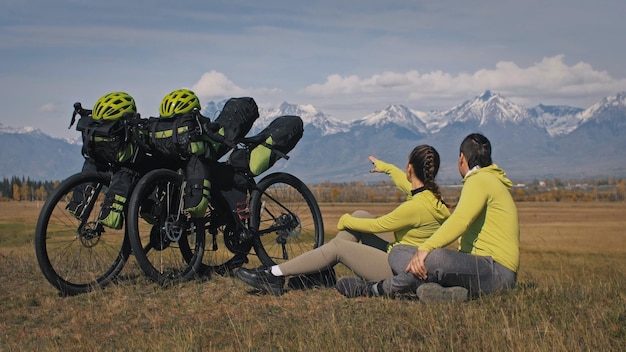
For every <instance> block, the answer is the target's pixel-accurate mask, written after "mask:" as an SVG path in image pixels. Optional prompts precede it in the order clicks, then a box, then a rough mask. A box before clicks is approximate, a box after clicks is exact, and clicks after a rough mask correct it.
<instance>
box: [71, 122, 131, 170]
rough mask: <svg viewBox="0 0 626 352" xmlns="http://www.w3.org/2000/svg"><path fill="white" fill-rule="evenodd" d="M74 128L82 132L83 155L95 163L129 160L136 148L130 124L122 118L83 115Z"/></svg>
mask: <svg viewBox="0 0 626 352" xmlns="http://www.w3.org/2000/svg"><path fill="white" fill-rule="evenodd" d="M76 130H77V131H79V132H81V134H82V139H83V148H82V154H83V156H84V157H85V158H86V159H92V160H95V161H96V163H100V164H108V165H117V164H121V163H124V162H126V161H129V160H130V159H131V158H132V156H133V154H134V152H135V150H136V146H135V145H134V144H133V142H132V131H131V130H130V126H128V125H127V124H126V123H125V121H124V120H123V119H120V120H115V121H104V120H94V119H92V118H91V116H83V117H81V118H80V119H79V120H78V123H77V124H76Z"/></svg>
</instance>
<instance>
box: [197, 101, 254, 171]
mask: <svg viewBox="0 0 626 352" xmlns="http://www.w3.org/2000/svg"><path fill="white" fill-rule="evenodd" d="M258 118H259V107H258V106H257V104H256V102H255V101H254V99H253V98H250V97H241V98H230V99H228V101H227V102H226V104H225V105H224V107H223V108H222V111H221V112H220V113H219V115H218V116H217V118H216V119H215V122H216V123H217V124H218V125H219V126H220V129H219V131H218V133H219V134H221V135H222V136H223V137H224V139H225V140H226V142H227V144H230V145H234V144H235V143H236V142H237V140H238V139H240V138H243V137H245V136H246V134H248V132H250V129H251V128H252V124H254V121H256V120H257V119H258ZM229 150H230V147H229V146H228V145H224V144H222V143H219V142H216V141H212V142H211V143H210V148H209V150H207V154H208V155H206V157H208V158H211V159H213V160H218V159H219V158H221V157H223V156H224V155H225V154H226V153H227V152H228V151H229Z"/></svg>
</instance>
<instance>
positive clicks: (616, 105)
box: [579, 92, 626, 122]
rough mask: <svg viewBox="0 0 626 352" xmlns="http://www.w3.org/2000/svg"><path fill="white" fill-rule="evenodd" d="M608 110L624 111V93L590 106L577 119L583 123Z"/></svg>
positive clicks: (625, 99) (625, 95)
mask: <svg viewBox="0 0 626 352" xmlns="http://www.w3.org/2000/svg"><path fill="white" fill-rule="evenodd" d="M609 110H621V111H626V92H620V93H618V94H617V95H615V96H609V97H606V98H603V99H602V100H600V101H599V102H597V103H596V104H594V105H592V106H590V107H589V108H588V109H587V110H585V111H583V112H581V113H580V115H579V118H580V120H581V121H583V122H585V121H587V120H590V119H592V118H595V117H597V116H598V115H600V114H602V113H603V112H605V111H609Z"/></svg>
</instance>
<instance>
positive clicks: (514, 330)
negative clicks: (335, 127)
mask: <svg viewBox="0 0 626 352" xmlns="http://www.w3.org/2000/svg"><path fill="white" fill-rule="evenodd" d="M41 205H42V204H41V203H29V202H0V300H1V301H2V310H1V312H0V350H2V351H22V350H40V351H65V350H88V351H95V350H125V351H213V350H219V351H223V350H226V351H241V350H251V351H257V350H258V351H264V350H278V351H281V350H285V351H295V350H304V351H326V350H329V351H357V350H358V351H363V350H365V351H370V350H371V351H378V350H390V351H422V350H437V351H452V350H463V351H465V350H471V351H504V350H512V351H588V350H597V351H624V350H626V203H595V202H584V203H563V202H561V203H525V202H522V203H518V208H519V214H520V222H521V228H522V230H521V246H522V248H521V249H522V252H521V257H522V265H521V269H520V273H519V284H518V287H517V288H516V289H515V290H513V291H511V292H507V293H502V294H496V295H493V296H488V297H483V298H481V299H479V300H476V301H472V302H468V303H464V304H461V305H451V304H445V305H435V306H426V305H423V304H420V303H419V302H418V301H416V300H415V298H414V297H413V296H407V297H403V298H398V299H371V298H358V299H346V298H344V297H342V296H340V295H339V294H338V293H337V292H335V291H334V290H331V289H314V290H310V291H291V292H287V294H285V295H284V296H282V297H279V298H276V297H272V296H266V295H259V294H258V293H257V292H256V291H254V290H251V289H250V288H249V287H248V286H246V285H245V284H243V283H241V282H240V281H238V280H237V279H234V278H230V277H214V278H212V279H211V280H208V281H192V282H188V283H184V284H181V285H178V286H176V287H172V288H161V287H158V286H157V285H155V284H154V283H152V282H149V281H147V280H145V279H144V278H143V276H142V275H141V274H140V272H139V270H138V269H137V266H136V263H135V261H134V259H132V258H131V259H130V260H129V263H127V266H126V267H125V269H124V271H123V272H122V276H121V279H120V282H119V283H118V284H117V285H115V286H111V287H108V288H106V289H105V290H103V291H100V292H93V293H90V294H86V295H80V296H74V297H66V298H61V297H59V296H58V294H57V292H56V290H55V289H54V288H53V287H52V286H51V285H50V284H49V283H48V282H46V281H45V279H44V278H43V276H42V275H41V273H40V271H39V267H38V266H37V262H36V259H35V256H34V250H33V235H34V228H35V223H36V219H37V216H38V213H39V209H40V208H39V207H40V206H41ZM394 206H395V204H365V203H364V204H321V209H322V213H323V216H324V223H325V229H326V233H327V236H328V237H330V236H332V235H333V234H334V233H335V231H336V229H335V226H336V222H337V219H338V218H339V216H341V215H342V214H344V213H350V212H352V211H354V210H356V209H365V210H368V211H370V212H371V213H373V214H375V215H382V214H384V213H385V212H387V211H389V210H391V209H393V207H394Z"/></svg>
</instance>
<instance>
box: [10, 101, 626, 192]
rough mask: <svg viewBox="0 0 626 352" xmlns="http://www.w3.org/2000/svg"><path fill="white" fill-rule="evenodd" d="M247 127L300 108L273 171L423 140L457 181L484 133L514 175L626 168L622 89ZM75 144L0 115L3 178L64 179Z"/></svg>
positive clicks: (388, 151) (364, 173)
mask: <svg viewBox="0 0 626 352" xmlns="http://www.w3.org/2000/svg"><path fill="white" fill-rule="evenodd" d="M225 102H226V100H222V101H217V102H214V101H211V102H209V103H208V104H206V105H205V106H204V107H203V109H202V113H203V115H205V116H207V117H210V118H211V117H215V116H217V114H218V113H219V111H220V109H221V107H223V105H224V103H225ZM259 114H260V117H259V119H258V120H257V121H256V122H255V125H254V127H253V129H252V131H250V134H254V133H257V132H259V131H260V130H261V129H262V128H264V127H265V126H267V125H268V124H269V122H270V121H272V120H273V119H274V118H275V117H277V116H281V115H298V116H300V117H302V119H303V121H304V124H305V128H304V136H303V138H302V139H301V140H300V142H299V143H298V145H297V146H296V147H295V148H294V150H292V151H291V152H290V153H289V156H290V159H289V160H281V161H279V162H278V163H277V164H276V165H274V167H273V168H272V169H271V170H270V171H286V172H290V173H293V174H294V175H296V176H298V177H300V178H301V179H302V180H304V181H305V182H307V183H320V182H325V181H331V182H350V181H366V182H370V181H371V182H376V181H380V180H384V179H385V176H384V175H380V174H370V173H369V170H370V169H371V164H370V163H369V161H368V160H367V157H368V156H369V155H373V156H375V157H377V158H379V159H381V160H385V161H387V162H391V163H394V164H396V165H398V166H399V167H401V168H403V167H404V165H405V164H406V160H407V157H408V154H409V152H410V151H411V149H412V148H413V147H415V146H417V145H419V144H430V145H432V146H434V147H435V148H436V149H437V150H438V151H439V153H440V155H441V159H442V163H441V169H440V173H439V182H441V183H459V182H460V176H459V174H458V170H457V167H456V162H457V158H458V153H459V151H458V148H459V144H460V142H461V141H462V139H463V138H464V137H465V136H466V135H467V134H469V133H472V132H479V133H483V134H484V135H486V136H487V137H488V138H489V139H490V141H491V143H492V149H493V159H494V162H496V163H497V164H498V165H499V166H500V167H502V168H503V169H505V170H506V172H507V175H508V176H509V177H510V178H511V179H513V180H515V181H519V182H524V181H530V180H533V179H545V178H563V179H581V178H587V177H590V178H593V177H624V176H626V152H625V150H626V138H624V136H623V135H624V133H625V132H626V92H620V93H618V94H616V95H614V96H609V97H605V98H603V99H601V100H600V101H598V102H597V103H596V104H594V105H592V106H590V107H588V108H586V109H582V108H577V107H571V106H547V105H538V106H535V107H532V108H525V107H522V106H520V105H517V104H515V103H513V102H512V101H511V100H509V99H507V98H506V97H503V96H501V95H499V94H497V93H494V92H491V91H485V92H483V93H482V94H481V95H479V96H476V97H474V98H473V99H469V100H467V101H465V102H463V103H461V104H459V105H457V106H454V107H452V108H451V109H448V110H442V111H428V112H424V111H418V110H414V109H410V108H407V107H405V106H402V105H389V106H386V107H384V108H383V109H381V110H379V111H376V112H373V113H371V114H369V115H367V116H364V117H363V118H360V119H356V120H352V121H345V120H340V119H336V118H333V117H331V116H328V115H326V114H324V113H323V112H322V111H320V110H318V109H317V108H316V107H314V106H312V105H295V104H289V103H287V102H285V103H282V104H281V105H280V106H278V107H274V108H260V109H259ZM82 161H83V159H82V156H81V155H80V145H79V144H76V143H75V142H72V141H66V140H62V139H56V138H52V137H50V136H48V135H46V134H45V133H43V132H41V131H39V130H33V129H20V128H13V127H7V126H3V125H1V124H0V177H11V176H14V175H15V176H19V177H21V176H28V177H30V178H31V179H36V180H39V179H45V180H56V179H63V178H65V177H67V176H69V175H71V174H72V173H74V172H76V171H79V170H80V167H81V165H82Z"/></svg>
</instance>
